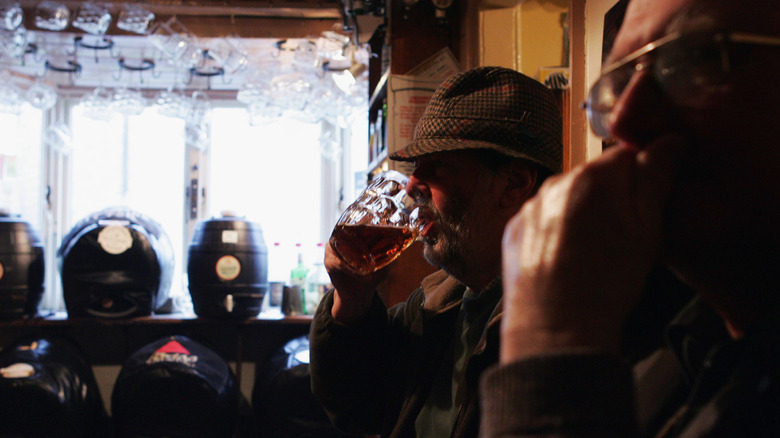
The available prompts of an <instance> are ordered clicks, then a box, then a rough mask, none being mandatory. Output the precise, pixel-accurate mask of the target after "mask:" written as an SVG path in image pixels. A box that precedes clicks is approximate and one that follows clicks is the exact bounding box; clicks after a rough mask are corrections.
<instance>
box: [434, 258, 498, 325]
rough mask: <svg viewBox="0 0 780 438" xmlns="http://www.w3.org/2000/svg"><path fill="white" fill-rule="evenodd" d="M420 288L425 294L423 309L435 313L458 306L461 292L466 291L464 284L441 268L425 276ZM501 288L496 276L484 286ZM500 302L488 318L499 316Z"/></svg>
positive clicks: (461, 296) (490, 288) (486, 289)
mask: <svg viewBox="0 0 780 438" xmlns="http://www.w3.org/2000/svg"><path fill="white" fill-rule="evenodd" d="M421 285H422V289H423V293H424V295H425V301H424V302H423V306H422V307H423V310H426V311H429V312H432V313H434V314H436V313H442V312H446V311H448V310H450V309H452V308H454V307H459V306H460V305H461V303H462V301H463V293H464V292H466V286H465V285H463V284H462V283H460V282H459V281H458V280H456V279H455V278H454V277H451V276H450V275H448V274H447V273H446V272H444V271H443V270H438V271H436V272H434V273H433V274H430V275H428V276H427V277H425V278H424V279H423V280H422V282H421ZM495 288H499V289H500V288H501V277H496V278H495V279H493V281H491V282H490V283H489V284H488V285H487V286H486V287H485V289H484V290H485V291H488V290H493V289H495ZM500 312H501V303H499V305H498V308H497V309H496V311H495V312H494V314H493V315H492V316H491V317H490V320H494V319H496V318H498V317H500Z"/></svg>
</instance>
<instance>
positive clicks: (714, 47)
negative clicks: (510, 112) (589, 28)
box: [580, 32, 780, 138]
mask: <svg viewBox="0 0 780 438" xmlns="http://www.w3.org/2000/svg"><path fill="white" fill-rule="evenodd" d="M737 44H741V45H744V44H749V45H757V46H769V47H780V38H776V37H770V36H765V35H755V34H749V33H739V32H718V33H694V34H691V33H687V34H684V33H680V32H675V33H671V34H669V35H666V36H665V37H663V38H661V39H659V40H656V41H653V42H651V43H649V44H647V45H645V46H644V47H642V48H640V49H639V50H637V51H635V52H633V53H631V54H629V55H628V56H626V57H624V58H623V59H621V60H619V61H617V62H614V63H612V64H610V65H609V66H607V67H606V68H605V69H604V70H603V71H602V74H601V76H600V77H599V79H598V80H597V81H596V83H595V84H593V87H591V89H590V92H589V93H588V99H587V100H586V101H585V102H583V103H582V104H581V105H580V106H581V107H582V108H584V109H585V110H586V111H587V114H588V120H589V121H590V126H591V129H592V130H593V133H594V134H596V135H598V136H599V137H602V138H608V137H609V136H610V129H609V124H610V120H609V118H610V117H609V116H610V113H611V112H612V110H613V108H614V107H615V103H616V102H617V101H618V99H619V98H620V95H621V94H623V91H624V90H625V89H626V87H627V86H628V84H629V83H630V82H631V78H633V77H634V73H636V72H639V71H647V72H648V74H650V75H651V76H652V78H653V79H654V80H655V83H656V86H657V87H658V89H659V91H660V92H661V93H662V94H663V96H664V98H665V99H667V101H668V102H670V103H671V104H673V105H679V106H688V107H693V108H696V107H697V105H698V106H699V107H700V106H701V105H702V104H703V103H704V102H706V100H707V99H708V98H710V97H711V96H712V95H713V94H714V93H716V92H717V91H718V89H719V87H720V86H721V85H723V84H724V81H725V78H726V77H727V75H728V74H729V73H730V72H731V70H732V68H733V67H734V66H735V65H738V64H739V63H740V62H741V61H743V60H745V59H749V54H748V53H747V52H746V51H744V50H741V51H735V50H731V49H732V48H733V46H734V45H737Z"/></svg>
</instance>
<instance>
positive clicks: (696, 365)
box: [481, 300, 780, 438]
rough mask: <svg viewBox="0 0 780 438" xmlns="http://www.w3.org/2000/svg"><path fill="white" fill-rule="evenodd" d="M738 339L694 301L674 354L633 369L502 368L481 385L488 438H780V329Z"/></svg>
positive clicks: (673, 337)
mask: <svg viewBox="0 0 780 438" xmlns="http://www.w3.org/2000/svg"><path fill="white" fill-rule="evenodd" d="M779 324H780V322H779V321H771V322H770V324H768V326H767V327H761V328H759V329H756V330H754V331H752V332H750V333H747V334H746V336H745V337H744V338H743V339H741V340H739V341H735V340H733V339H731V338H730V337H729V336H728V334H727V332H726V330H725V327H724V325H723V321H722V320H721V319H720V318H719V317H718V316H717V315H716V314H715V312H714V311H713V310H712V309H711V308H709V307H707V306H706V305H704V304H703V303H701V302H700V301H698V300H694V302H692V303H691V305H690V306H688V307H687V308H686V309H685V310H683V311H682V312H681V313H680V315H678V317H677V319H676V320H675V321H674V322H673V323H672V324H670V326H669V327H668V330H667V339H668V342H669V345H668V347H665V348H661V349H659V350H658V351H657V352H656V353H655V354H652V355H650V356H649V357H648V358H647V359H646V360H645V361H642V362H640V363H638V364H637V365H636V366H634V368H633V371H632V369H631V367H630V365H629V363H628V362H627V361H625V360H622V359H620V358H618V357H616V356H610V355H606V354H598V353H592V352H588V351H572V352H570V353H562V354H555V355H548V356H542V357H533V358H527V359H523V360H519V361H516V362H513V363H511V364H506V365H502V366H496V367H494V368H492V369H491V370H489V371H487V372H486V373H485V375H484V376H483V381H482V384H483V386H482V388H481V390H482V402H483V404H484V406H485V410H484V414H485V415H484V416H483V422H484V423H483V430H482V432H481V433H482V435H481V436H482V437H483V438H489V437H500V438H509V437H556V438H561V437H572V438H574V437H640V436H646V437H659V438H672V437H685V438H698V437H735V438H736V437H770V436H772V437H774V436H780V329H778V325H779Z"/></svg>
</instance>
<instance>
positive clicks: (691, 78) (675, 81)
mask: <svg viewBox="0 0 780 438" xmlns="http://www.w3.org/2000/svg"><path fill="white" fill-rule="evenodd" d="M724 54H725V53H724V49H723V47H722V46H721V45H720V44H718V43H717V42H715V41H714V40H713V37H712V35H706V36H698V35H694V36H688V37H685V38H680V39H678V40H675V41H672V42H670V43H669V44H666V45H665V46H662V47H659V48H658V53H657V55H656V60H657V61H656V65H655V68H654V69H653V74H654V77H655V79H656V81H657V82H658V84H659V86H660V88H661V90H662V91H663V92H664V94H665V95H666V96H667V98H668V99H669V100H670V101H671V102H672V103H674V104H676V105H684V106H691V105H696V102H697V99H694V98H695V97H697V96H702V95H703V92H706V91H708V90H709V89H710V88H711V87H715V86H718V85H720V84H721V83H722V82H723V78H724Z"/></svg>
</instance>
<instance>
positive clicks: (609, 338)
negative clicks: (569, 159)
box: [481, 0, 780, 438]
mask: <svg viewBox="0 0 780 438" xmlns="http://www.w3.org/2000/svg"><path fill="white" fill-rule="evenodd" d="M779 75H780V7H778V5H777V2H776V1H773V0H741V1H726V0H632V2H631V3H630V4H629V6H628V10H627V12H626V17H625V21H624V23H623V25H622V28H621V31H620V32H619V34H618V36H617V38H616V40H615V44H614V46H613V50H612V53H611V54H610V56H609V60H608V62H607V63H606V64H605V68H604V70H603V74H602V76H601V77H600V78H599V80H598V81H597V82H596V83H595V84H594V85H593V88H592V90H591V92H590V94H589V96H588V100H587V102H586V104H585V106H586V108H587V110H588V116H589V118H590V122H591V127H592V129H593V131H594V132H595V133H596V134H598V135H600V136H602V137H609V138H611V139H613V140H615V141H616V146H614V147H612V148H610V149H608V150H607V151H606V152H605V153H604V154H603V155H602V156H601V157H600V158H599V159H597V160H594V161H592V162H590V163H587V164H586V165H584V166H582V167H579V168H577V169H574V170H573V171H571V172H569V173H568V174H565V175H562V176H559V177H554V178H552V179H550V180H548V181H547V182H546V183H545V184H544V185H543V186H542V188H541V190H540V191H539V194H538V195H537V196H536V197H535V198H534V199H532V200H531V201H529V202H528V203H526V204H525V206H524V207H523V209H522V210H521V212H520V213H519V214H518V215H516V216H515V217H514V218H513V219H512V221H510V223H509V225H508V226H507V229H506V231H505V233H504V249H503V282H504V310H505V313H504V319H503V323H502V343H501V351H500V366H498V367H496V368H494V369H492V370H490V371H489V372H488V373H487V374H486V375H484V376H483V380H482V389H481V390H482V393H481V396H482V400H483V407H484V409H483V411H482V412H483V421H482V425H483V430H482V435H481V436H482V437H502V438H506V437H510V436H524V437H525V436H556V437H561V436H589V437H607V436H663V437H683V436H684V437H700V436H719V437H721V436H729V437H731V436H739V437H764V436H779V435H780V290H778V289H780V282H778V280H777V277H778V273H780V126H778V125H780V81H778V76H779ZM658 263H661V264H665V265H667V266H668V267H669V268H670V269H671V270H672V271H673V272H675V274H676V275H677V276H678V277H679V278H680V279H681V280H682V281H684V282H685V283H686V284H688V285H689V286H691V287H693V288H694V289H696V291H697V293H698V294H697V298H696V299H695V300H694V302H692V303H691V304H690V305H689V306H688V307H686V309H685V310H683V312H681V313H680V315H678V317H677V318H676V319H675V321H674V322H673V323H672V324H671V325H670V326H669V327H668V330H667V332H666V337H667V340H668V347H667V348H664V349H660V350H659V351H657V352H656V353H655V354H653V355H651V356H649V357H648V358H647V359H646V360H645V361H643V362H641V363H639V364H637V366H635V367H634V369H633V375H632V370H631V369H630V367H629V365H628V364H627V361H625V360H624V359H622V358H621V357H620V342H621V329H622V327H623V325H624V323H625V321H626V319H627V317H628V315H629V312H630V311H631V310H632V309H633V308H634V307H635V306H636V304H637V302H638V298H639V293H640V291H641V290H642V285H643V283H644V281H645V279H646V277H647V275H648V273H649V272H650V269H651V267H653V266H654V265H656V264H658Z"/></svg>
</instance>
